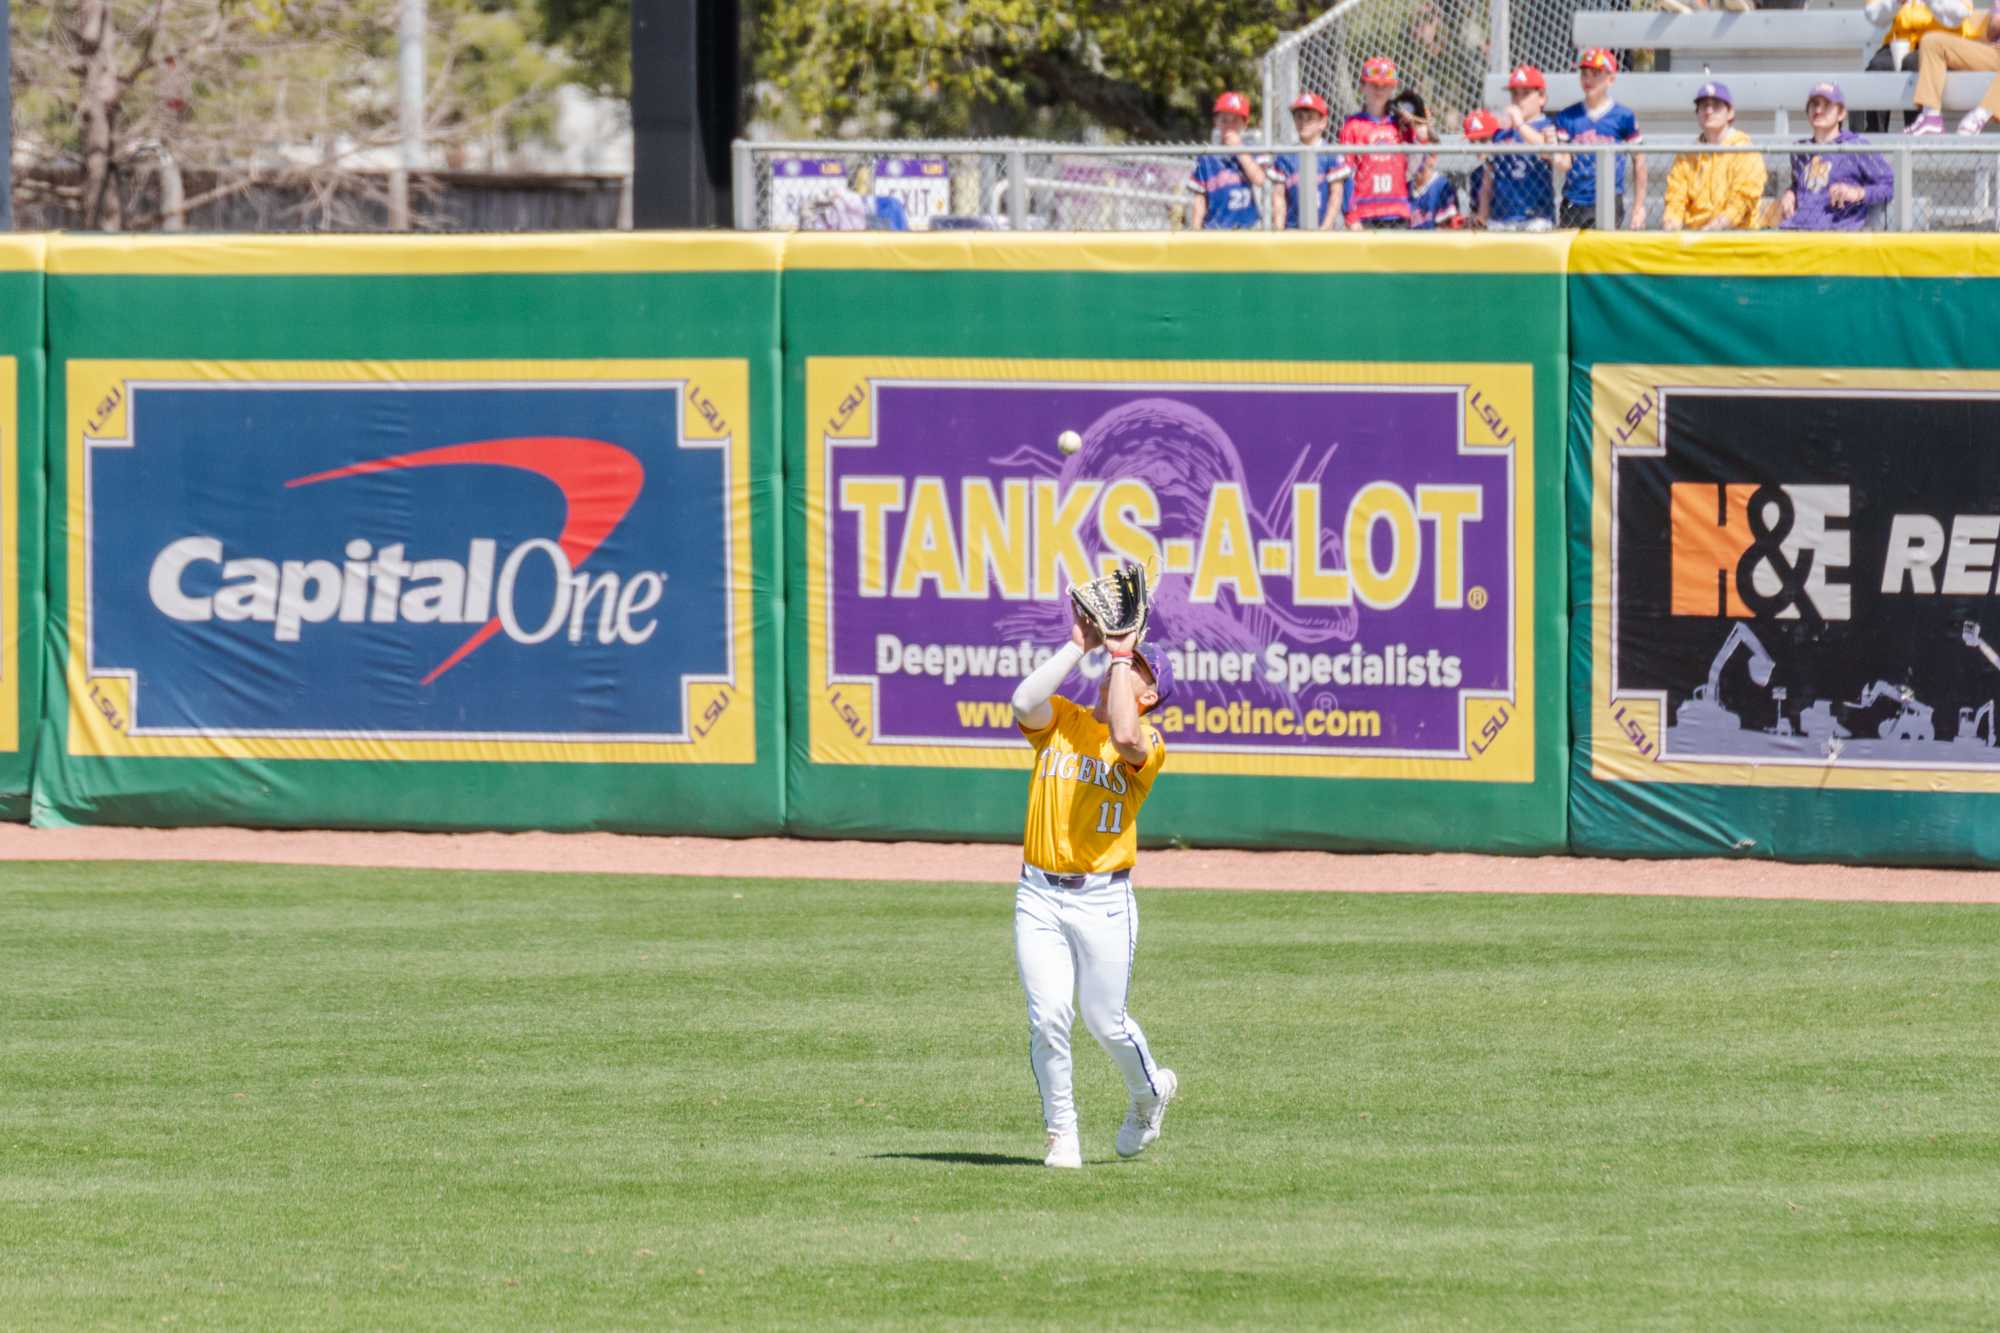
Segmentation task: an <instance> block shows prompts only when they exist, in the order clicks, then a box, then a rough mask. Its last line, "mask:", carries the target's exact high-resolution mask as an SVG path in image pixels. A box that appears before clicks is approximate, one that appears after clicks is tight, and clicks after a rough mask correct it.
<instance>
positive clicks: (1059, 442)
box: [1056, 430, 1083, 454]
mask: <svg viewBox="0 0 2000 1333" xmlns="http://www.w3.org/2000/svg"><path fill="white" fill-rule="evenodd" d="M1056 448H1058V449H1060V450H1062V451H1063V452H1064V453H1066V454H1073V453H1075V452H1076V451H1077V450H1079V449H1081V448H1083V436H1081V435H1078V434H1077V433H1076V432H1075V431H1073V430H1066V431H1064V432H1063V433H1062V434H1060V435H1058V436H1056Z"/></svg>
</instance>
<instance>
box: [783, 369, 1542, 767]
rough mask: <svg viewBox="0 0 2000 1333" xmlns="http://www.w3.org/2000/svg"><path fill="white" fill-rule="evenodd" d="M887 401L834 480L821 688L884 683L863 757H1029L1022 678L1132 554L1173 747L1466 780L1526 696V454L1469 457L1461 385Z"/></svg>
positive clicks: (980, 394)
mask: <svg viewBox="0 0 2000 1333" xmlns="http://www.w3.org/2000/svg"><path fill="white" fill-rule="evenodd" d="M871 389H872V409H873V410H872V435H870V436H865V437H858V438H842V437H840V436H839V435H837V434H829V435H828V436H827V437H826V439H825V447H826V459H825V469H824V474H823V475H824V477H825V486H826V489H825V495H824V502H825V510H824V512H825V514H826V524H827V527H826V531H825V536H826V543H827V544H826V548H825V551H824V559H825V562H826V564H825V569H826V574H827V585H826V586H827V589H828V604H827V607H826V614H827V628H828V633H827V635H826V637H825V641H824V642H825V650H826V652H827V654H828V660H827V662H826V663H825V670H826V676H825V679H826V681H827V682H828V684H829V685H831V686H835V687H837V686H839V685H840V684H842V683H843V682H845V683H849V684H851V685H862V684H865V685H867V686H868V687H870V689H871V690H872V696H871V698H872V704H873V714H874V716H873V718H872V719H869V720H868V722H867V728H866V729H867V731H868V736H867V744H868V745H869V746H870V747H871V748H873V747H874V746H895V745H917V746H951V747H958V746H980V745H989V746H990V745H1018V744H1019V740H1018V736H1017V735H1016V734H1015V733H1014V731H1013V728H1012V716H1011V712H1010V711H1009V710H1008V708H1007V703H1006V701H1007V699H1008V697H1009V695H1010V694H1011V693H1012V690H1013V688H1014V685H1015V683H1016V682H1017V681H1018V680H1019V678H1020V676H1021V675H1022V674H1024V673H1025V672H1026V671H1028V670H1030V669H1032V668H1033V666H1034V665H1035V664H1036V662H1037V661H1038V660H1040V659H1041V658H1043V657H1045V656H1046V654H1047V653H1048V652H1049V651H1051V650H1053V649H1054V648H1055V647H1057V646H1059V645H1060V644H1061V643H1062V642H1064V641H1065V640H1066V639H1067V637H1068V633H1069V623H1070V611H1069V599H1068V595H1067V594H1068V589H1069V587H1070V585H1071V584H1072V583H1074V582H1080V581H1082V580H1084V579H1086V578H1089V577H1091V576H1092V575H1094V574H1095V573H1098V572H1100V571H1101V570H1102V569H1104V568H1106V567H1108V565H1109V564H1110V563H1112V562H1115V561H1116V560H1117V559H1120V558H1126V559H1134V560H1137V561H1139V562H1140V563H1142V564H1146V565H1149V566H1150V567H1152V568H1153V569H1154V570H1155V571H1157V574H1158V586H1157V590H1156V594H1155V610H1154V613H1153V618H1152V622H1151V625H1150V628H1149V630H1148V635H1147V647H1148V651H1149V652H1153V653H1164V654H1165V655H1167V656H1169V657H1170V658H1172V659H1173V665H1174V669H1175V672H1176V675H1177V677H1178V679H1179V687H1178V689H1177V692H1176V694H1175V696H1174V697H1173V699H1172V700H1171V701H1170V702H1169V704H1168V705H1167V706H1166V707H1163V708H1162V709H1160V710H1158V711H1157V712H1156V713H1155V715H1154V719H1153V720H1154V721H1155V722H1156V724H1157V725H1158V726H1159V727H1160V729H1161V731H1163V732H1164V733H1166V734H1167V736H1168V740H1169V743H1170V744H1172V745H1175V746H1177V747H1179V748H1181V749H1183V750H1195V751H1201V750H1209V751H1215V752H1223V753H1237V754H1254V753H1272V754H1285V753H1290V754H1298V755H1315V754H1317V755H1366V756H1375V757H1382V758H1391V757H1398V756H1401V757H1409V758H1426V759H1428V758H1440V759H1443V758H1461V757H1471V755H1472V754H1473V753H1474V752H1476V751H1477V750H1478V749H1479V746H1480V737H1479V736H1477V735H1473V736H1468V734H1467V710H1466V700H1467V699H1470V698H1487V699H1495V700H1512V699H1513V697H1514V691H1515V688H1516V681H1515V679H1514V664H1515V655H1514V651H1513V650H1514V646H1515V645H1514V633H1515V627H1516V616H1515V596H1516V593H1515V587H1516V583H1515V577H1516V570H1515V568H1514V561H1515V556H1516V547H1515V542H1514V531H1513V522H1514V520H1513V515H1514V512H1515V510H1514V501H1515V496H1514V491H1513V486H1514V448H1513V447H1512V442H1511V441H1509V440H1505V439H1500V440H1484V439H1482V440H1481V441H1480V442H1478V443H1468V442H1467V439H1466V424H1465V423H1466V420H1467V416H1468V412H1469V411H1470V412H1472V413H1473V414H1474V415H1475V419H1477V413H1478V410H1479V405H1478V403H1477V401H1476V400H1477V397H1478V395H1477V392H1476V391H1473V390H1469V389H1468V387H1467V386H1464V385H1450V384H1441V385H1421V384H1419V385H1352V384H1347V385H1328V384H1298V385H1282V384H1258V385H1254V386H1223V385H1211V384H1165V385H1160V384H1144V385H1121V384H1091V383H1083V384H1078V383H1069V382H1066V383H1061V384H1032V383H1013V382H1006V383H983V384H963V383H947V382H908V381H903V382H898V381H894V380H881V379H877V380H874V381H872V384H871ZM1469 393H1470V395H1471V400H1469V399H1468V394H1469ZM1488 420H1489V421H1491V420H1493V418H1491V417H1489V418H1488ZM1072 430H1073V431H1076V432H1077V433H1078V434H1079V435H1080V436H1081V437H1082V441H1083V443H1082V447H1081V449H1079V450H1077V451H1076V452H1075V453H1073V454H1064V453H1062V452H1061V451H1060V449H1059V448H1058V444H1057V441H1058V438H1059V437H1060V436H1061V435H1062V434H1063V433H1064V432H1065V431H1072ZM1102 670H1103V666H1102V662H1101V660H1099V659H1098V658H1096V657H1095V656H1094V657H1093V658H1092V659H1086V662H1085V665H1084V667H1083V669H1082V671H1081V672H1080V673H1079V675H1078V676H1077V677H1073V678H1072V679H1071V681H1070V682H1069V683H1068V684H1067V686H1066V687H1065V690H1064V692H1065V693H1066V694H1068V695H1070V696H1071V697H1072V698H1076V699H1078V700H1079V701H1080V702H1089V701H1090V700H1092V699H1094V698H1095V684H1094V680H1095V677H1096V676H1097V675H1099V674H1101V672H1102ZM1487 716H1488V717H1489V718H1490V716H1491V715H1490V714H1488V715H1487ZM1500 718H1501V721H1500V723H1499V725H1505V719H1506V713H1505V710H1504V709H1502V710H1500ZM859 728H860V720H859V719H856V721H855V722H854V723H851V724H850V729H855V730H856V735H857V736H859V735H860V734H861V731H860V729H859ZM1494 729H1495V730H1497V727H1496V728H1494ZM1489 739H1490V737H1489ZM1469 746H1470V747H1471V748H1470V749H1469V748H1468V747H1469Z"/></svg>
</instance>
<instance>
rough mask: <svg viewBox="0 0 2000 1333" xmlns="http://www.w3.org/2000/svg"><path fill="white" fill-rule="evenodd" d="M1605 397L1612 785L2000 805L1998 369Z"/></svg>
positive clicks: (1602, 377) (1764, 374) (1655, 373)
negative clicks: (1998, 731)
mask: <svg viewBox="0 0 2000 1333" xmlns="http://www.w3.org/2000/svg"><path fill="white" fill-rule="evenodd" d="M1592 392H1593V413H1594V422H1593V434H1594V437H1595V439H1594V447H1593V450H1592V472H1593V482H1594V487H1593V496H1594V504H1595V509H1594V513H1593V523H1594V528H1595V532H1594V539H1593V544H1594V547H1595V551H1596V555H1595V558H1594V560H1593V571H1594V573H1593V578H1594V583H1595V586H1594V589H1593V592H1594V597H1593V620H1592V636H1593V643H1592V663H1593V667H1592V673H1591V689H1592V695H1593V698H1592V704H1591V706H1592V722H1593V726H1592V740H1591V756H1590V761H1591V772H1592V774H1593V776H1596V777H1599V778H1603V779H1609V780H1614V781H1627V782H1662V783H1700V784H1709V785H1718V786H1756V787H1806V788H1814V789H1822V790H1823V789H1828V788H1850V789H1875V790H1887V791H1910V792H1921V793H1938V792H1953V791H1964V792H1990V791H2000V745H1996V737H1995V707H1996V701H2000V650H1997V649H1996V647H1995V645H1996V644H2000V599H1997V598H1996V596H1995V583H1996V577H2000V374H1994V373H1991V372H1964V371H1959V372H1947V371H1923V370H1914V369H1912V370H1851V369H1810V370H1791V369H1783V368H1754V369H1753V368H1735V367H1686V366H1644V365H1599V366H1598V367H1597V368H1596V369H1595V371H1594V373H1593V376H1592Z"/></svg>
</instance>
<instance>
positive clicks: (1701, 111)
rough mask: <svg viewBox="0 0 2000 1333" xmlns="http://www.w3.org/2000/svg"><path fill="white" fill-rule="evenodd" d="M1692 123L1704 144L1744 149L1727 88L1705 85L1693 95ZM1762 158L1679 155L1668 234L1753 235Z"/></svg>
mask: <svg viewBox="0 0 2000 1333" xmlns="http://www.w3.org/2000/svg"><path fill="white" fill-rule="evenodd" d="M1694 118H1695V121H1696V123H1698V124H1699V125H1700V126H1701V142H1702V143H1705V144H1716V145H1721V144H1745V143H1749V142H1750V136H1749V135H1747V134H1745V133H1744V132H1743V131H1741V130H1739V129H1735V128H1733V127H1734V124H1735V121H1736V103H1735V100H1734V99H1733V98H1731V97H1730V95H1729V88H1728V86H1727V85H1725V84H1720V83H1704V84H1703V85H1701V87H1700V88H1699V89H1698V90H1696V92H1695V95H1694ZM1764 174H1765V173H1764V156H1763V154H1761V153H1682V154H1681V155H1680V156H1679V157H1676V158H1675V159H1674V165H1673V169H1672V170H1671V171H1669V172H1668V173H1667V211H1666V214H1665V216H1664V217H1662V219H1661V221H1660V225H1661V226H1663V227H1665V228H1666V229H1667V230H1668V231H1681V230H1683V229H1686V230H1688V231H1732V230H1742V231H1754V230H1755V229H1756V227H1757V225H1758V224H1757V205H1758V203H1759V202H1760V201H1761V200H1762V199H1763V197H1764Z"/></svg>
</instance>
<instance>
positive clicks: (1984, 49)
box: [1917, 32, 2000, 116]
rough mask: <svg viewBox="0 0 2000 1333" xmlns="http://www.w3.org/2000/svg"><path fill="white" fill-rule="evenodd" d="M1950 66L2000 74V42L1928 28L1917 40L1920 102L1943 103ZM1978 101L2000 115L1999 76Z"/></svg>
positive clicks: (1932, 107) (1926, 104)
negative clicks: (1976, 40)
mask: <svg viewBox="0 0 2000 1333" xmlns="http://www.w3.org/2000/svg"><path fill="white" fill-rule="evenodd" d="M1951 69H1989V70H1992V71H1993V72H1994V73H1996V74H2000V46H1994V45H1993V44H1992V43H1991V42H1975V41H1973V40H1972V39H1971V38H1969V37H1960V36H1958V35H1957V34H1956V33H1949V32H1927V33H1925V34H1924V39H1923V41H1921V42H1919V43H1918V44H1917V105H1918V106H1920V107H1922V108H1923V109H1924V110H1926V111H1936V110H1938V109H1939V108H1941V107H1943V106H1944V75H1945V71H1946V70H1951ZM1979 105H1980V106H1982V107H1984V108H1986V110H1987V112H1988V113H1989V114H1991V115H1995V116H2000V79H1995V80H1994V81H1993V82H1992V83H1990V84H1988V85H1987V87H1986V96H1984V97H1982V98H1980V99H1979Z"/></svg>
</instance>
